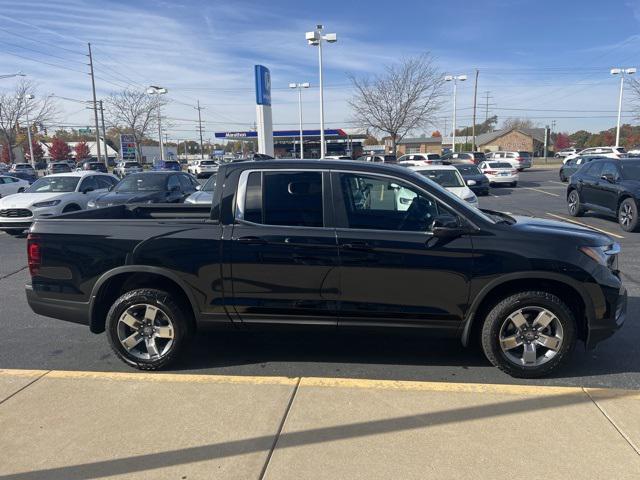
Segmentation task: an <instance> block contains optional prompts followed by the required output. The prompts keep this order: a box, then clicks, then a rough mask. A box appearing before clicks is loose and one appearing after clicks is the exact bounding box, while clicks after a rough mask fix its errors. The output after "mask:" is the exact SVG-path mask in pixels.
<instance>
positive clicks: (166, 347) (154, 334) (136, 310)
mask: <svg viewBox="0 0 640 480" xmlns="http://www.w3.org/2000/svg"><path fill="white" fill-rule="evenodd" d="M191 325H192V323H191V318H190V315H189V313H188V311H187V309H186V308H185V306H183V305H182V302H180V301H179V300H178V299H176V298H174V296H173V295H171V294H170V293H168V292H165V291H162V290H155V289H147V288H144V289H138V290H132V291H130V292H127V293H125V294H124V295H122V296H121V297H120V298H118V299H117V300H116V301H115V302H114V303H113V305H112V306H111V309H110V310H109V313H108V314H107V319H106V332H107V338H108V339H109V345H110V346H111V348H112V349H113V351H114V352H115V353H116V355H118V357H119V358H120V359H121V360H122V361H124V362H125V363H126V364H128V365H130V366H132V367H135V368H138V369H140V370H158V369H160V368H163V367H166V366H167V365H169V364H170V363H171V362H173V361H174V360H175V359H176V358H177V357H178V356H179V355H180V353H181V352H182V350H183V349H184V347H185V345H186V343H187V342H188V340H189V337H190V336H191V330H192V328H191Z"/></svg>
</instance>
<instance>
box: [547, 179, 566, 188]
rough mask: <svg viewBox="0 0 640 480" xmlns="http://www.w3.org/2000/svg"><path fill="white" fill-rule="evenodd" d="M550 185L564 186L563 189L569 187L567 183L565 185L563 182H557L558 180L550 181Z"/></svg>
mask: <svg viewBox="0 0 640 480" xmlns="http://www.w3.org/2000/svg"><path fill="white" fill-rule="evenodd" d="M549 183H557V184H558V185H562V186H563V187H566V186H567V183H566V182H565V183H562V182H558V181H556V180H549Z"/></svg>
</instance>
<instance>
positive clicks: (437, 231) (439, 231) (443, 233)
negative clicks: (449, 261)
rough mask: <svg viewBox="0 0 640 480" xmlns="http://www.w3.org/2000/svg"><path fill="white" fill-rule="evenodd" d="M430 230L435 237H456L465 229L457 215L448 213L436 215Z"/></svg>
mask: <svg viewBox="0 0 640 480" xmlns="http://www.w3.org/2000/svg"><path fill="white" fill-rule="evenodd" d="M431 230H432V232H433V236H434V237H437V238H451V237H458V236H460V235H462V234H463V233H464V232H465V229H464V228H463V227H462V226H461V225H460V221H459V220H458V217H454V216H453V215H449V214H442V215H438V216H437V217H436V218H435V219H434V220H433V227H432V229H431Z"/></svg>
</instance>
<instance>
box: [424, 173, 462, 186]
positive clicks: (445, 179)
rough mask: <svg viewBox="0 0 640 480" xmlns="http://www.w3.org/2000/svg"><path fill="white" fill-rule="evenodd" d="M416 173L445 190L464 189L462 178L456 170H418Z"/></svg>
mask: <svg viewBox="0 0 640 480" xmlns="http://www.w3.org/2000/svg"><path fill="white" fill-rule="evenodd" d="M418 173H420V175H423V176H425V177H427V178H428V179H429V180H433V181H434V182H436V183H437V184H438V185H441V186H443V187H445V188H447V187H464V183H463V181H462V178H461V177H460V174H459V173H458V171H457V170H435V169H434V170H419V171H418Z"/></svg>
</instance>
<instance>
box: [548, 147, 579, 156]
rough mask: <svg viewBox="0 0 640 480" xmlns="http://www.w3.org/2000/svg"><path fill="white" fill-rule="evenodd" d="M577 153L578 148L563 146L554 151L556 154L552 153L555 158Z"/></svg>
mask: <svg viewBox="0 0 640 480" xmlns="http://www.w3.org/2000/svg"><path fill="white" fill-rule="evenodd" d="M577 153H578V149H577V148H573V147H572V148H563V149H562V150H560V151H558V152H556V154H555V155H554V157H556V158H565V157H568V156H569V155H576V154H577Z"/></svg>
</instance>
